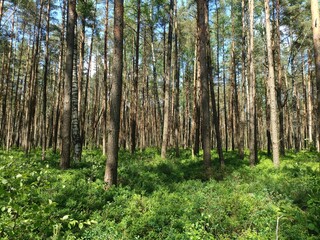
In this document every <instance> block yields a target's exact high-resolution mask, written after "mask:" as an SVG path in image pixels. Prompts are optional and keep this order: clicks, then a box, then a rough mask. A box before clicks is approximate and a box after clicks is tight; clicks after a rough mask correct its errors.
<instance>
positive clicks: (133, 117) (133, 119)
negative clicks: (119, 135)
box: [130, 0, 141, 154]
mask: <svg viewBox="0 0 320 240" xmlns="http://www.w3.org/2000/svg"><path fill="white" fill-rule="evenodd" d="M140 3H141V0H137V8H138V11H137V31H136V42H135V58H134V77H133V84H132V91H131V108H130V131H131V132H130V136H131V137H130V138H131V148H130V151H131V154H133V153H134V152H135V151H136V130H137V116H138V102H139V99H138V96H139V94H138V79H139V44H140V41H139V40H140V13H141V8H140Z"/></svg>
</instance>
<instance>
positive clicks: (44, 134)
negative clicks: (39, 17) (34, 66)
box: [42, 1, 51, 160]
mask: <svg viewBox="0 0 320 240" xmlns="http://www.w3.org/2000/svg"><path fill="white" fill-rule="evenodd" d="M50 9H51V5H50V1H48V3H47V27H46V28H47V29H46V32H47V33H46V50H45V60H44V74H43V97H42V98H43V99H42V100H43V102H42V115H43V117H42V118H43V119H42V120H43V122H42V160H44V159H45V158H46V148H47V131H46V129H47V82H48V68H49V54H50V53H49V34H50Z"/></svg>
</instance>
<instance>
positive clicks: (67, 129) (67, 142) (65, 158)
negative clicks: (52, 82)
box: [60, 0, 76, 169]
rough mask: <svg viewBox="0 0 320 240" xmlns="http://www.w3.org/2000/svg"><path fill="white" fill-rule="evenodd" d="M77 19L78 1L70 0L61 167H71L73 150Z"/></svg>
mask: <svg viewBox="0 0 320 240" xmlns="http://www.w3.org/2000/svg"><path fill="white" fill-rule="evenodd" d="M75 21H76V1H75V0H69V6H68V24H67V35H66V40H67V46H66V64H65V72H64V74H65V82H64V98H63V112H62V123H61V140H62V149H61V158H60V167H61V168H62V169H67V168H69V167H70V150H71V115H72V114H71V91H72V74H73V56H74V29H75Z"/></svg>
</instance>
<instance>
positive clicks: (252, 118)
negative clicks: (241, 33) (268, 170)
mask: <svg viewBox="0 0 320 240" xmlns="http://www.w3.org/2000/svg"><path fill="white" fill-rule="evenodd" d="M253 12H254V0H249V22H250V24H249V47H248V57H249V99H250V100H249V134H250V137H249V139H250V142H249V149H250V165H251V166H254V165H255V164H256V163H257V160H258V149H257V141H258V140H257V115H256V79H255V70H254V57H253V49H254V36H253V25H254V22H253Z"/></svg>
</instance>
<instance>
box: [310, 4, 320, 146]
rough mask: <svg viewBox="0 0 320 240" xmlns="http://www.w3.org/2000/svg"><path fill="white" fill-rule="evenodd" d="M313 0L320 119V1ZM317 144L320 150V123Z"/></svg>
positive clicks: (318, 116) (318, 112) (312, 10)
mask: <svg viewBox="0 0 320 240" xmlns="http://www.w3.org/2000/svg"><path fill="white" fill-rule="evenodd" d="M310 1H311V16H312V31H313V51H314V62H315V67H316V68H315V70H316V86H317V114H316V116H317V119H318V121H319V119H320V26H319V25H320V19H319V3H318V1H317V0H310ZM316 146H317V150H318V152H320V125H319V124H317V138H316Z"/></svg>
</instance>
